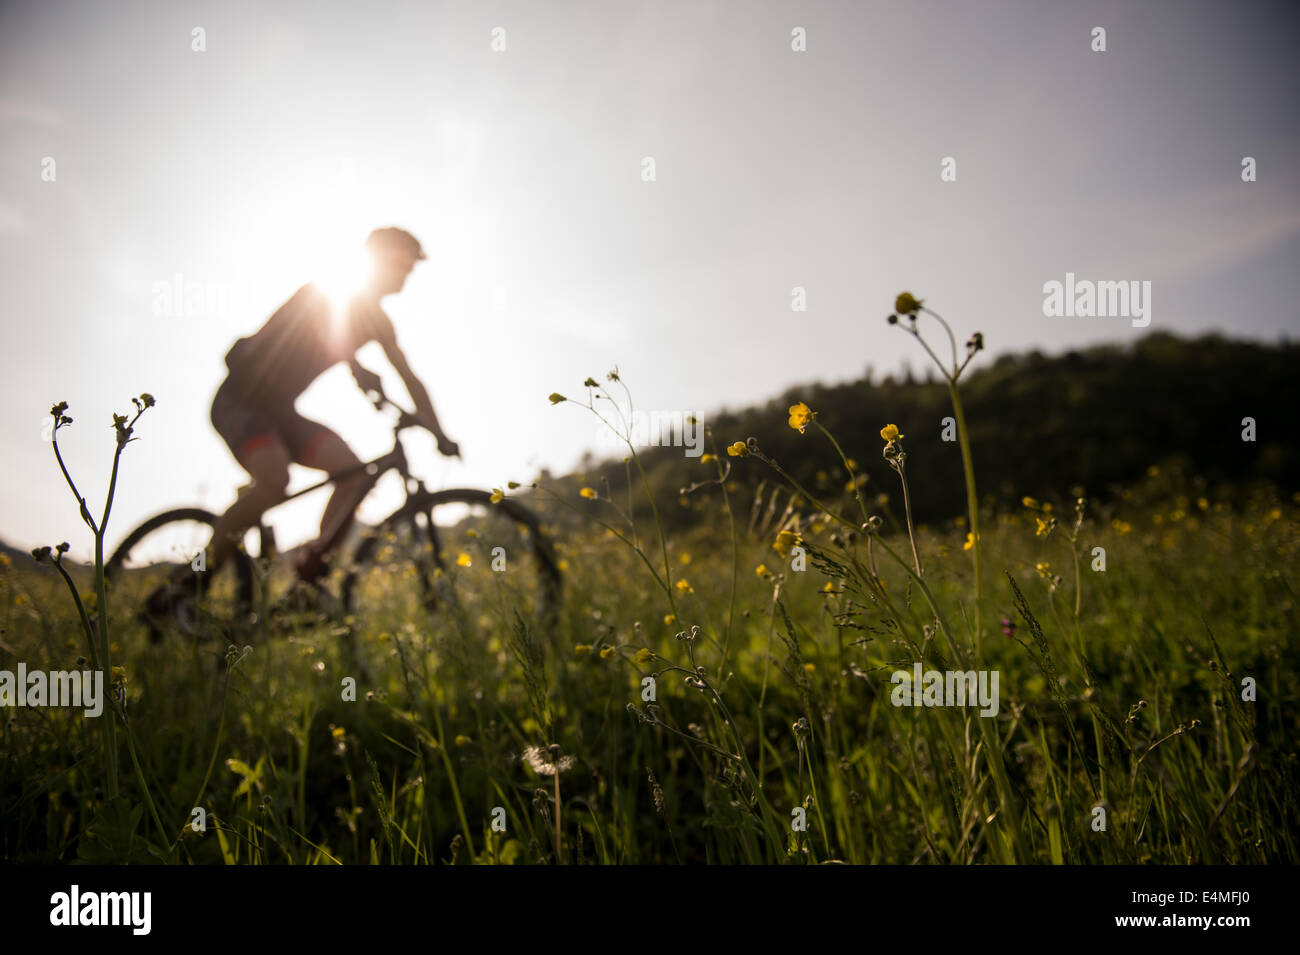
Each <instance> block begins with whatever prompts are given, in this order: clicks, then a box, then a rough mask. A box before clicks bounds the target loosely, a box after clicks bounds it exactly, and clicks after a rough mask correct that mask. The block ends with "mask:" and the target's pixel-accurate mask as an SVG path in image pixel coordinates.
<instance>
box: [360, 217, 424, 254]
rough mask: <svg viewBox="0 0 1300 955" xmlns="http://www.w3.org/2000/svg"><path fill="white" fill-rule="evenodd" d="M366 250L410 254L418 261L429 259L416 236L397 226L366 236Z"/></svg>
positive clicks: (377, 230) (378, 230)
mask: <svg viewBox="0 0 1300 955" xmlns="http://www.w3.org/2000/svg"><path fill="white" fill-rule="evenodd" d="M366 249H367V250H368V251H370V252H372V253H373V252H394V251H396V252H409V253H412V254H413V255H414V256H415V258H416V260H417V261H418V260H420V259H424V258H428V256H426V255H425V254H424V249H422V248H420V242H419V240H418V239H416V238H415V236H413V235H411V233H409V232H407V231H406V230H405V229H399V228H397V227H396V226H388V227H387V228H383V229H376V230H375V231H374V232H371V233H370V235H368V236H366Z"/></svg>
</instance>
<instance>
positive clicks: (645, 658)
mask: <svg viewBox="0 0 1300 955" xmlns="http://www.w3.org/2000/svg"><path fill="white" fill-rule="evenodd" d="M653 659H654V653H652V652H651V651H649V650H647V649H646V648H645V647H642V648H641V649H640V650H638V651H637V652H636V662H637V663H649V662H650V661H651V660H653Z"/></svg>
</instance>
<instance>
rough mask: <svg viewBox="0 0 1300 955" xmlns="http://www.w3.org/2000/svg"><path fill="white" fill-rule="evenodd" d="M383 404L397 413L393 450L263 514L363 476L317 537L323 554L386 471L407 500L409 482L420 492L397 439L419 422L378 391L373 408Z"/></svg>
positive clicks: (420, 484) (419, 483)
mask: <svg viewBox="0 0 1300 955" xmlns="http://www.w3.org/2000/svg"><path fill="white" fill-rule="evenodd" d="M385 405H387V406H389V407H392V408H395V409H396V410H397V412H398V418H397V424H396V425H394V427H393V449H392V450H391V451H389V452H387V453H386V454H381V455H380V456H379V457H377V458H375V459H374V460H371V461H365V462H362V463H361V464H357V465H354V466H352V467H350V468H346V469H345V470H342V471H338V472H335V473H333V474H330V475H328V476H326V477H325V478H323V479H322V480H320V481H317V482H316V483H315V484H312V485H310V486H308V487H305V488H302V489H301V490H298V491H294V492H293V493H292V494H290V495H288V496H287V497H285V498H284V500H282V501H278V502H277V503H275V504H273V505H271V507H268V508H267V509H266V510H267V512H270V511H272V510H275V508H277V507H280V506H282V505H284V504H287V503H289V502H290V501H293V500H296V499H298V498H300V497H303V496H304V495H307V494H310V493H312V492H313V491H319V490H320V489H321V488H323V487H328V486H330V485H337V484H339V483H340V482H342V481H345V480H347V479H348V478H351V477H354V476H357V475H362V474H364V475H366V476H367V477H368V478H369V480H367V481H366V482H364V484H362V486H361V487H360V488H359V489H358V490H357V494H356V499H355V500H354V501H352V503H351V505H350V506H349V507H348V508H347V509H346V510H344V511H342V512H341V516H340V518H339V520H338V521H337V526H336V527H333V528H331V529H330V531H329V534H328V535H324V534H323V535H321V536H322V538H323V540H324V547H323V549H322V552H323V553H329V552H331V551H332V550H334V548H335V546H336V545H337V544H338V543H339V541H338V538H339V536H340V534H341V533H342V532H343V530H344V529H345V528H346V527H347V526H348V524H349V522H350V521H351V519H352V515H353V513H354V512H355V511H356V509H357V508H358V507H359V506H360V505H361V502H362V501H364V500H365V499H366V497H367V496H368V495H369V494H370V492H371V491H372V490H374V487H375V485H376V484H377V483H379V479H380V478H381V477H383V476H384V475H385V474H387V473H388V472H389V471H394V470H395V471H397V472H398V473H399V474H400V475H401V476H402V484H403V487H404V490H405V491H406V496H407V498H408V499H409V498H410V496H411V494H412V490H411V487H410V482H411V481H415V482H416V485H417V491H420V490H424V482H423V481H421V480H420V479H419V478H416V477H414V476H413V475H412V474H411V472H410V470H409V469H408V467H407V461H406V450H405V449H404V448H403V447H402V440H401V433H402V432H403V431H404V430H406V429H407V428H414V427H418V426H419V425H420V422H419V421H418V420H416V418H415V415H413V414H411V413H410V412H409V411H407V410H406V409H405V408H402V407H401V406H399V405H395V404H393V402H391V401H389V400H388V399H387V398H386V397H385V396H384V395H383V393H382V392H381V393H380V397H379V398H378V399H377V400H376V401H375V408H376V409H378V410H383V408H384V406H385ZM263 517H265V512H264V513H263ZM258 528H259V531H260V532H261V534H262V540H263V541H264V542H265V541H266V540H267V528H266V527H265V525H264V524H263V523H262V522H261V521H260V520H259V522H258Z"/></svg>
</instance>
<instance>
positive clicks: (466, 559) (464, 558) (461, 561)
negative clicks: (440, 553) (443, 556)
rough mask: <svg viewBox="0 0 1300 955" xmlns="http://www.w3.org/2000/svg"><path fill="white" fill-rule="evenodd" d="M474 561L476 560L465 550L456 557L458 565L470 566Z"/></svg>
mask: <svg viewBox="0 0 1300 955" xmlns="http://www.w3.org/2000/svg"><path fill="white" fill-rule="evenodd" d="M472 563H474V562H473V561H472V560H471V559H470V556H469V554H467V553H465V552H464V551H461V552H460V554H459V555H457V557H456V566H457V567H468V566H469V565H470V564H472Z"/></svg>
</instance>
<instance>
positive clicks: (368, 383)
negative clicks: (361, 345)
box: [348, 355, 383, 393]
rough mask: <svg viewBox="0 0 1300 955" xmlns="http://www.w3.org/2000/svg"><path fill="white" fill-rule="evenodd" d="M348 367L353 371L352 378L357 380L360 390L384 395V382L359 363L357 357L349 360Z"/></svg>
mask: <svg viewBox="0 0 1300 955" xmlns="http://www.w3.org/2000/svg"><path fill="white" fill-rule="evenodd" d="M348 367H349V368H351V369H352V377H353V378H354V379H355V380H356V383H357V387H358V388H360V389H361V390H362V391H365V392H370V391H374V392H380V393H382V392H381V388H382V384H383V382H382V381H381V380H380V378H379V376H378V375H377V374H375V373H374V372H373V371H371V370H370V369H369V368H366V367H365V366H364V365H362V364H361V363H360V362H358V361H357V359H356V356H355V355H353V356H352V357H351V358H349V359H348Z"/></svg>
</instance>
